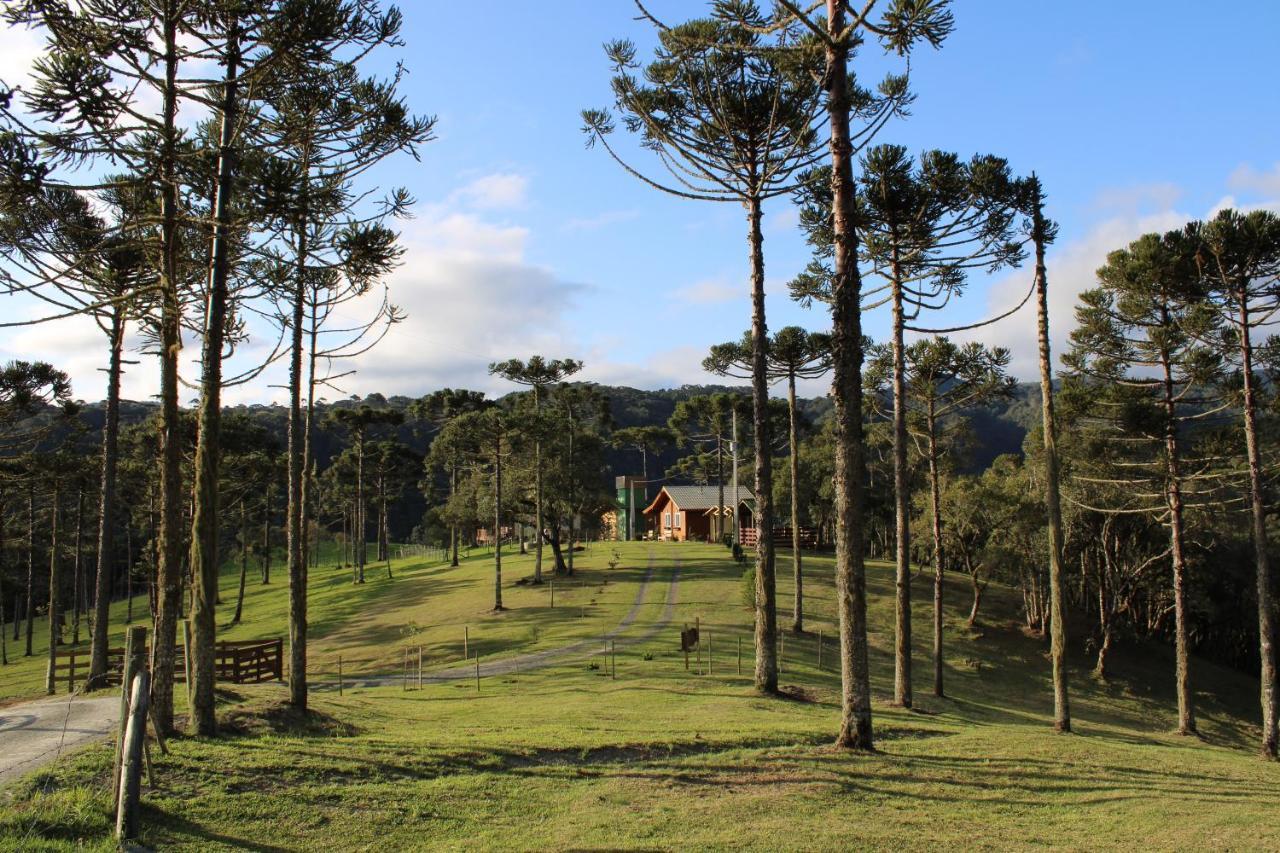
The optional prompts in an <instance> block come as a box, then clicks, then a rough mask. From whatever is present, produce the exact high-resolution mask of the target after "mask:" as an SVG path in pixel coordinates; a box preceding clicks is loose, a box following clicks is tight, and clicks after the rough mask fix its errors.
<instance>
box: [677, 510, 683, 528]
mask: <svg viewBox="0 0 1280 853" xmlns="http://www.w3.org/2000/svg"><path fill="white" fill-rule="evenodd" d="M683 523H684V513H683V512H677V513H676V527H680V526H681V525H682V524H683Z"/></svg>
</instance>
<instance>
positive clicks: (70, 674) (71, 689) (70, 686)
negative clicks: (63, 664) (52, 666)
mask: <svg viewBox="0 0 1280 853" xmlns="http://www.w3.org/2000/svg"><path fill="white" fill-rule="evenodd" d="M54 660H57V658H54ZM68 664H69V666H68V669H67V693H68V694H71V693H75V692H76V653H75V650H74V649H73V650H72V652H71V657H70V658H69V659H68Z"/></svg>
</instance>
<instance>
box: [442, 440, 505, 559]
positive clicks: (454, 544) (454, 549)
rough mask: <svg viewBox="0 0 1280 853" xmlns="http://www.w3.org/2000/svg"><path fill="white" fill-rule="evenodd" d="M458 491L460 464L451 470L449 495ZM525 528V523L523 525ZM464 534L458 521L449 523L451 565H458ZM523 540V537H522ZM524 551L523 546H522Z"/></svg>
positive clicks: (451, 495)
mask: <svg viewBox="0 0 1280 853" xmlns="http://www.w3.org/2000/svg"><path fill="white" fill-rule="evenodd" d="M457 492H458V466H457V465H454V466H453V467H452V468H451V469H450V471H449V497H450V498H452V497H453V496H454V495H456V494H457ZM521 529H523V525H521ZM461 536H462V531H460V530H459V529H458V522H457V521H454V522H452V523H451V524H450V525H449V565H450V566H454V567H456V566H457V565H458V540H459V539H460V538H461ZM521 539H522V540H523V537H521ZM521 553H523V548H521Z"/></svg>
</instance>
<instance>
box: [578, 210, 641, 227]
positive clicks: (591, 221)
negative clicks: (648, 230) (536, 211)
mask: <svg viewBox="0 0 1280 853" xmlns="http://www.w3.org/2000/svg"><path fill="white" fill-rule="evenodd" d="M639 216H640V211H638V210H606V211H605V212H603V213H598V214H596V215H595V216H584V217H574V218H572V219H569V220H567V221H566V222H565V223H564V225H562V226H561V229H562V230H564V231H595V230H598V229H600V228H604V227H606V226H609V225H616V224H617V223H619V222H630V221H631V220H633V219H636V218H638V217H639Z"/></svg>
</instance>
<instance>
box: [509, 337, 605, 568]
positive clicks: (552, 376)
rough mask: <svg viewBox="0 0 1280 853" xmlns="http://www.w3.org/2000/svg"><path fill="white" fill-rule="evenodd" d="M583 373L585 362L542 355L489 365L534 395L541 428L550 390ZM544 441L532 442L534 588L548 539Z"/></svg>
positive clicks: (541, 438) (536, 419)
mask: <svg viewBox="0 0 1280 853" xmlns="http://www.w3.org/2000/svg"><path fill="white" fill-rule="evenodd" d="M581 369H582V362H580V361H575V360H573V359H572V358H555V359H550V360H548V359H545V358H543V357H542V356H540V355H535V356H531V357H530V358H529V360H528V361H521V360H520V359H518V358H512V359H508V360H507V361H500V362H494V363H493V364H490V365H489V373H490V374H492V375H496V376H501V377H502V378H503V379H506V380H507V381H508V382H514V383H515V384H517V385H524V386H526V387H528V388H529V389H530V390H531V391H532V394H533V410H534V415H535V418H534V423H535V425H537V424H540V423H541V422H542V421H541V419H540V417H538V416H539V415H540V414H541V411H542V404H543V402H544V398H545V397H546V395H547V390H548V389H549V388H550V387H551V386H553V385H556V384H558V383H560V382H563V381H564V380H566V379H568V378H569V377H570V376H572V375H574V374H575V373H577V372H578V371H579V370H581ZM542 441H543V437H542V435H541V434H539V435H535V436H534V439H533V466H534V486H533V488H534V492H533V500H534V515H535V521H534V526H535V527H536V528H537V537H538V538H537V541H536V542H535V543H534V557H533V582H534V583H535V584H540V583H542V541H543V539H544V537H545V531H544V530H543V506H542V476H543V469H542Z"/></svg>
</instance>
